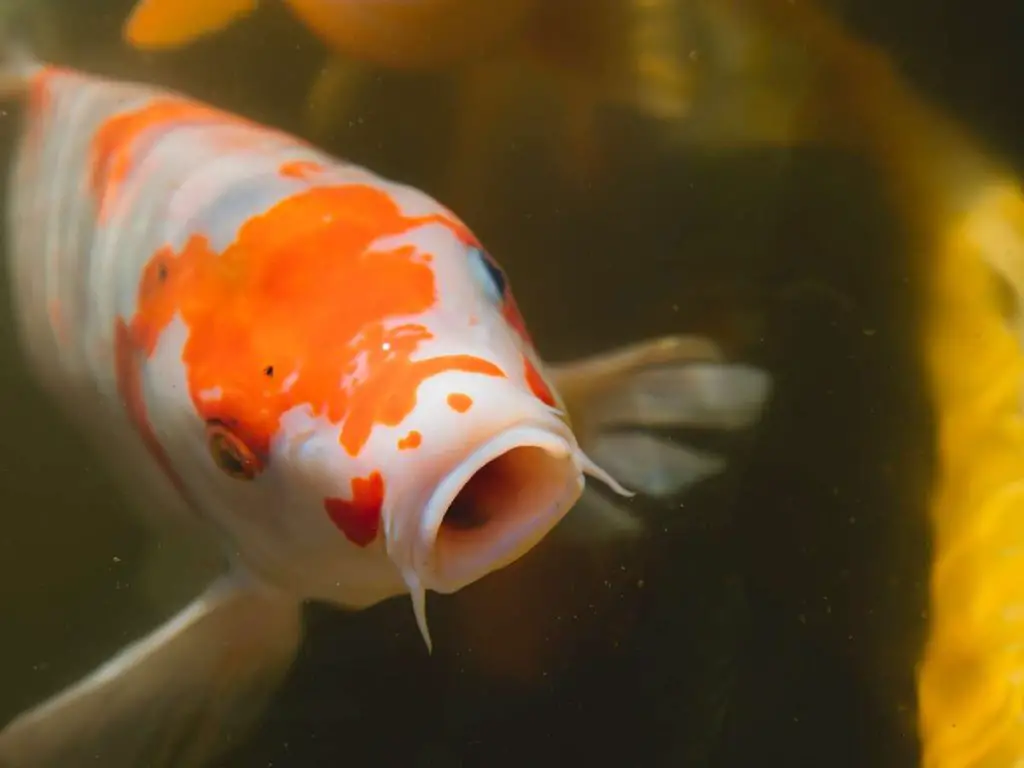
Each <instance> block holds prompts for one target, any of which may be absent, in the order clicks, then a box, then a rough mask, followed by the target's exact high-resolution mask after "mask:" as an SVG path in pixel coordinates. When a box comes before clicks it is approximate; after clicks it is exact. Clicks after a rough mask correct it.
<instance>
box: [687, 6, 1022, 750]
mask: <svg viewBox="0 0 1024 768" xmlns="http://www.w3.org/2000/svg"><path fill="white" fill-rule="evenodd" d="M688 2H689V4H690V6H691V8H697V9H699V10H700V13H698V14H697V16H699V17H701V18H702V19H703V21H704V22H705V23H707V24H708V25H709V27H710V28H713V29H714V30H715V31H716V32H717V33H719V35H720V37H719V38H718V40H717V41H716V44H717V45H718V53H719V54H721V52H722V50H726V51H727V52H728V53H729V54H730V56H727V57H724V59H723V60H724V61H726V62H727V63H729V64H730V66H731V70H729V68H726V70H727V71H728V74H729V76H730V77H732V83H733V87H732V88H731V89H720V90H719V91H718V92H717V93H711V90H712V89H711V88H710V85H709V84H711V83H716V82H717V83H718V84H719V85H720V84H721V83H722V82H723V78H722V76H721V72H719V73H717V81H716V77H715V76H713V75H708V76H707V79H706V83H705V87H704V88H703V90H702V89H701V87H699V86H698V89H697V92H698V93H699V94H707V96H706V98H705V101H704V102H701V100H700V99H699V98H698V100H697V102H696V104H695V106H694V116H695V117H694V120H693V121H692V122H691V123H690V124H689V125H688V126H686V131H684V132H683V133H682V134H680V135H683V134H686V135H687V136H688V138H697V139H699V140H700V141H705V140H707V141H711V140H713V139H716V140H717V141H718V143H720V144H723V143H724V144H730V145H734V146H735V145H742V144H744V143H749V142H760V141H764V140H769V141H775V142H779V143H783V144H786V143H790V144H796V143H802V142H806V141H819V142H820V141H825V142H832V143H833V144H838V145H840V146H843V147H845V148H847V149H850V150H854V151H856V152H859V153H860V154H862V155H863V156H864V157H865V158H867V159H868V160H869V161H870V162H872V163H873V165H874V166H875V168H876V169H877V170H878V172H879V174H880V175H881V177H882V178H883V179H884V182H885V184H886V186H887V190H888V194H889V198H890V201H891V203H892V205H893V206H894V208H895V210H896V211H897V212H898V213H899V215H900V216H901V218H902V219H903V221H904V224H905V227H906V229H907V232H908V234H909V235H910V242H911V244H912V246H913V248H914V253H913V254H912V257H913V259H914V261H915V265H916V267H917V268H918V269H919V274H921V275H922V277H923V284H922V286H921V290H922V292H923V295H924V307H925V309H924V313H923V316H922V318H921V326H920V333H921V340H922V345H923V362H924V364H925V366H926V370H927V373H928V377H929V380H930V388H931V391H930V396H931V399H932V403H933V406H934V408H935V413H936V419H937V446H936V452H937V459H938V471H937V475H936V480H935V485H934V488H933V493H932V498H931V523H932V526H933V541H932V552H933V563H932V574H931V605H930V610H929V633H928V640H927V644H926V649H925V653H924V658H923V660H922V662H921V665H920V668H919V671H918V697H919V731H920V736H921V741H922V755H923V759H922V764H923V765H924V766H925V768H966V767H967V766H970V767H971V768H1008V767H1009V766H1017V765H1022V764H1024V697H1022V695H1021V684H1022V682H1024V625H1022V624H1021V622H1020V617H1021V615H1022V610H1021V608H1022V606H1024V523H1022V521H1024V421H1022V385H1024V322H1022V307H1024V192H1022V189H1021V184H1020V181H1019V180H1018V179H1017V178H1016V177H1015V176H1014V174H1013V173H1012V171H1011V170H1010V169H1009V168H1008V166H1007V165H1006V164H1005V163H1002V162H1001V161H1000V160H999V159H998V158H996V157H994V156H993V155H992V154H991V153H988V152H986V151H985V150H984V149H982V148H980V147H979V146H978V142H977V141H976V140H975V139H973V138H972V137H971V136H970V134H969V133H968V132H966V131H965V130H964V129H962V128H961V127H960V126H958V125H957V124H956V123H955V121H953V120H952V119H950V118H949V117H947V116H945V115H943V114H942V113H941V111H939V110H938V109H937V108H935V107H933V106H932V105H930V104H928V103H927V102H926V100H925V99H923V98H922V97H921V96H920V95H919V94H918V93H916V92H915V90H914V88H913V87H912V86H911V85H910V84H909V83H908V82H907V81H906V80H905V79H904V78H903V77H902V76H901V74H900V73H899V72H898V71H897V69H896V67H895V66H894V65H893V63H892V62H891V61H890V60H889V58H888V57H887V56H886V55H885V54H884V53H883V52H881V51H879V50H877V49H876V48H874V47H873V46H871V45H869V44H867V43H866V42H864V41H862V40H859V39H857V38H856V37H855V36H854V35H853V34H852V33H850V32H848V31H847V30H845V29H844V28H843V26H842V25H841V24H840V23H839V22H838V21H837V20H836V19H833V18H831V17H830V16H829V15H828V14H827V13H826V12H824V11H823V10H822V9H820V8H818V7H816V6H815V4H814V3H812V2H807V1H806V0H805V1H803V2H801V1H799V0H796V1H794V0H744V1H742V2H739V1H738V2H728V3H726V2H720V0H688ZM730 35H731V36H732V37H731V39H730ZM725 43H733V44H734V45H732V47H731V48H729V46H728V45H725ZM711 47H712V48H714V47H715V46H711ZM787 67H788V68H787ZM765 83H770V84H771V87H769V88H763V87H762V86H763V85H764V84H765ZM747 84H749V85H750V86H751V87H747ZM1008 297H1009V301H1008V300H1007V299H1008Z"/></svg>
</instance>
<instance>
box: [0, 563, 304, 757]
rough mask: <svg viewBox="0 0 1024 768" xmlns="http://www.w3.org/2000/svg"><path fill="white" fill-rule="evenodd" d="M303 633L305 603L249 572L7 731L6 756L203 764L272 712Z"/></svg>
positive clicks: (1, 742) (1, 734) (2, 743)
mask: <svg viewBox="0 0 1024 768" xmlns="http://www.w3.org/2000/svg"><path fill="white" fill-rule="evenodd" d="M300 638H301V615H300V605H299V603H298V602H297V601H295V600H294V599H293V598H291V597H289V596H287V595H284V594H283V593H279V592H274V591H270V590H268V589H265V588H263V587H262V586H260V585H257V584H253V583H251V582H248V581H247V580H244V579H242V578H240V577H236V576H231V577H225V578H224V579H222V580H220V581H218V582H216V583H215V584H214V585H212V586H211V587H210V588H209V589H208V590H207V591H206V592H205V593H204V594H203V595H202V596H201V597H199V598H197V599H196V600H195V601H193V602H192V603H191V604H190V605H188V606H187V607H186V608H185V609H184V610H182V611H181V612H180V613H179V614H177V615H176V616H175V617H174V618H172V619H171V620H170V621H168V622H167V623H166V624H164V625H163V626H162V627H160V628H159V629H157V630H155V631H154V632H153V633H152V634H150V635H148V636H147V637H145V638H143V639H142V640H140V641H138V642H136V643H134V644H133V645H130V646H128V647H127V648H125V649H124V650H123V651H122V652H121V653H119V654H118V655H117V656H115V657H114V658H113V659H112V660H111V661H109V662H108V663H106V664H105V665H103V666H102V667H100V668H99V669H97V670H96V671H95V672H93V673H92V674H91V675H89V676H88V677H86V678H85V679H83V680H82V681H80V682H78V683H76V684H75V685H73V686H71V687H70V688H68V689H66V690H64V691H63V692H61V693H59V694H57V695H56V696H54V697H53V698H51V699H49V700H48V701H45V702H43V703H42V704H41V705H39V706H37V707H35V708H34V709H31V710H29V711H28V712H26V713H23V714H21V715H20V716H18V717H17V718H15V719H14V720H13V721H12V722H11V723H9V724H8V725H7V726H6V727H5V728H4V729H3V730H2V731H0V765H2V766H8V765H10V766H18V767H19V768H50V767H51V766H52V767H53V768H59V767H61V768H62V767H65V766H73V765H83V764H85V763H89V764H90V765H93V764H94V765H102V766H105V768H135V767H136V766H147V767H149V768H157V766H169V765H174V766H192V765H203V764H206V762H207V761H209V760H211V759H213V758H214V757H216V756H217V755H218V754H220V753H222V752H224V751H225V750H227V749H228V748H229V747H231V746H233V743H232V741H233V740H234V741H236V742H237V740H238V739H239V738H240V736H241V735H242V734H243V733H244V731H245V730H246V729H247V727H248V726H250V725H251V724H252V723H253V721H254V720H255V719H256V718H257V716H258V715H259V714H260V713H261V712H262V710H263V706H264V705H265V703H266V701H267V699H268V698H269V695H270V693H271V692H272V691H273V690H274V689H275V688H276V687H277V685H278V684H279V683H280V681H281V679H282V678H283V676H284V674H285V672H286V671H287V669H288V667H289V666H290V664H291V662H292V659H293V658H294V655H295V652H296V650H297V648H298V645H299V641H300Z"/></svg>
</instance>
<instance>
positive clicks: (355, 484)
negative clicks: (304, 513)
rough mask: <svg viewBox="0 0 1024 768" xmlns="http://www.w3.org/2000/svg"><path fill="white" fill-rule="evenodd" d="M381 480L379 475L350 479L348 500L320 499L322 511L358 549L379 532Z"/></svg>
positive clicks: (382, 479) (381, 502)
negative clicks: (350, 497)
mask: <svg viewBox="0 0 1024 768" xmlns="http://www.w3.org/2000/svg"><path fill="white" fill-rule="evenodd" d="M383 506H384V478H383V477H381V474H380V472H372V473H371V474H370V476H369V477H357V478H354V479H353V480H352V499H351V500H348V499H337V498H328V499H324V509H325V510H326V511H327V516H328V517H329V518H330V519H331V522H333V523H334V524H335V525H336V526H338V528H339V530H341V532H342V533H344V534H345V538H347V539H348V540H349V541H351V542H352V543H353V544H355V545H356V546H358V547H365V546H368V545H369V544H371V543H373V541H374V539H376V538H377V534H378V533H380V514H381V509H382V508H383Z"/></svg>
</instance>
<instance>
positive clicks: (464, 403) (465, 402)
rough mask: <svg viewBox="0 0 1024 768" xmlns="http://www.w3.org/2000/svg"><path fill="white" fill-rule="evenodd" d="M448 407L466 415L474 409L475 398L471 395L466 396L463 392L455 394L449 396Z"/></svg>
mask: <svg viewBox="0 0 1024 768" xmlns="http://www.w3.org/2000/svg"><path fill="white" fill-rule="evenodd" d="M448 407H449V408H451V409H452V410H453V411H457V412H459V413H465V412H466V411H468V410H469V409H470V408H472V407H473V398H471V397H470V396H469V395H464V394H462V393H461V392H453V393H452V394H450V395H448Z"/></svg>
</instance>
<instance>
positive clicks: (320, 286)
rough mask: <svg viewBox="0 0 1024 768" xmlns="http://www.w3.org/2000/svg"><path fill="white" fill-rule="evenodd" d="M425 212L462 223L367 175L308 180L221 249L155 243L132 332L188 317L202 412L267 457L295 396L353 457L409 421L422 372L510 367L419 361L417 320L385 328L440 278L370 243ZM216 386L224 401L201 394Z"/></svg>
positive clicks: (188, 360)
mask: <svg viewBox="0 0 1024 768" xmlns="http://www.w3.org/2000/svg"><path fill="white" fill-rule="evenodd" d="M431 223H441V224H444V225H445V226H448V227H451V228H452V229H453V230H454V231H456V232H459V231H460V228H461V227H462V225H461V224H460V223H459V222H458V221H457V220H451V219H449V218H448V217H447V216H443V215H437V214H435V215H427V216H419V217H410V216H406V215H404V214H403V213H402V212H401V211H400V210H399V208H398V207H397V205H396V204H395V202H394V200H393V199H392V198H391V197H390V196H389V195H388V194H387V193H386V192H383V191H381V190H379V189H376V188H374V187H371V186H365V185H358V184H353V185H346V186H336V187H317V188H314V189H309V190H306V191H304V192H301V193H299V194H296V195H294V196H292V197H290V198H288V199H286V200H283V201H281V202H280V203H277V204H276V205H275V206H273V207H272V208H270V209H269V210H268V211H266V212H265V213H263V214H261V215H259V216H254V217H253V218H251V219H249V220H248V221H247V222H246V223H245V224H244V225H243V226H242V227H241V228H240V229H239V232H238V235H237V238H236V240H235V241H234V242H233V243H232V244H231V245H229V246H228V247H227V248H226V249H225V250H224V251H223V252H222V253H218V252H216V251H215V250H213V249H212V248H211V246H210V243H209V241H208V240H207V239H206V237H205V236H203V235H193V236H192V237H191V238H190V239H189V240H188V242H187V243H186V244H185V245H184V247H183V248H182V250H181V251H180V252H177V253H176V252H174V251H173V250H172V249H171V248H170V247H165V248H163V249H161V250H160V251H159V252H158V253H156V254H155V255H154V256H153V258H152V259H150V261H149V263H147V265H146V267H145V269H144V272H143V277H142V280H141V283H140V286H139V294H138V299H137V307H138V311H137V312H136V314H135V316H134V317H133V318H132V321H131V328H132V332H133V334H134V337H135V338H137V339H138V341H139V344H140V345H141V347H142V349H144V350H145V352H146V353H147V354H151V353H152V351H153V350H154V349H155V347H156V344H157V341H158V339H159V337H160V334H161V333H162V332H163V330H164V329H165V328H166V327H167V326H168V324H169V323H170V322H171V321H172V319H173V318H175V317H176V316H178V317H180V318H181V320H182V322H184V324H185V325H186V327H187V328H188V337H187V340H186V342H185V345H184V349H183V353H182V359H183V362H184V364H185V368H186V376H187V381H188V385H189V392H190V395H191V398H192V402H193V403H194V405H195V407H196V410H197V412H198V413H199V414H200V415H201V416H202V418H204V419H206V420H209V419H219V420H221V421H222V422H224V423H225V424H228V425H229V426H230V427H231V429H232V430H233V431H234V432H235V433H236V434H238V435H239V436H240V437H242V439H244V440H245V442H246V445H247V446H248V447H249V448H250V449H251V450H252V451H253V452H254V453H256V454H257V455H258V456H260V457H261V458H265V457H266V456H267V455H268V453H269V449H270V442H271V440H272V439H273V437H274V435H275V434H276V433H277V430H278V427H279V425H280V421H281V417H282V416H283V415H284V414H285V413H286V412H288V411H290V410H291V409H293V408H296V407H305V408H307V409H308V411H310V412H311V415H312V416H314V417H317V416H325V417H326V418H327V419H328V420H329V421H331V423H335V424H342V429H341V434H340V437H339V442H340V443H341V445H342V446H344V448H345V450H346V451H347V452H348V453H349V454H350V455H353V456H355V455H357V454H358V453H359V452H360V451H361V450H362V448H363V446H364V445H365V444H366V442H367V440H369V438H370V434H371V432H372V431H373V428H374V427H375V426H378V425H387V426H398V425H399V424H401V422H402V421H403V420H404V419H405V418H406V417H407V416H408V415H409V413H410V412H411V411H412V410H413V409H414V408H415V407H416V402H417V390H418V389H419V385H420V384H421V383H422V382H423V381H424V380H426V379H427V378H430V377H431V376H436V375H437V374H440V373H444V372H446V371H466V372H470V373H480V374H484V375H489V376H504V375H505V373H504V372H503V371H502V370H501V369H500V368H498V367H497V366H495V365H494V364H493V363H490V362H488V361H486V360H482V359H480V358H478V357H474V356H471V355H450V356H446V357H438V358H433V359H425V360H413V359H412V357H413V355H414V353H415V352H416V350H417V349H418V348H419V347H420V345H421V344H422V342H424V341H426V340H428V339H430V338H431V334H430V332H429V330H428V329H427V328H426V327H424V326H423V325H420V324H417V323H414V322H410V323H406V324H404V325H401V326H398V327H391V328H388V327H386V326H387V322H388V321H389V320H390V319H392V318H395V317H416V316H417V315H421V314H423V313H424V312H427V311H428V310H429V309H431V308H432V307H433V306H434V304H435V302H436V301H437V293H436V286H435V278H434V273H433V271H432V269H431V268H430V267H429V266H428V265H426V264H424V263H422V261H421V260H420V259H418V258H417V253H416V250H415V248H413V247H412V246H397V247H395V246H391V247H388V248H385V249H374V248H372V246H371V244H372V243H373V242H375V241H377V240H379V239H381V238H385V237H391V236H395V235H400V234H401V233H403V232H407V231H409V230H411V229H413V228H415V227H418V226H421V225H425V224H431ZM268 366H272V368H273V370H274V372H275V373H274V376H273V377H268V376H266V375H265V373H264V371H265V370H266V369H267V367H268ZM285 382H287V384H288V385H287V386H285ZM217 390H219V392H220V397H218V398H217V399H212V400H211V399H203V398H202V397H201V393H204V392H207V393H208V392H211V391H217Z"/></svg>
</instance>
